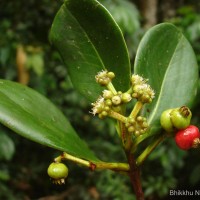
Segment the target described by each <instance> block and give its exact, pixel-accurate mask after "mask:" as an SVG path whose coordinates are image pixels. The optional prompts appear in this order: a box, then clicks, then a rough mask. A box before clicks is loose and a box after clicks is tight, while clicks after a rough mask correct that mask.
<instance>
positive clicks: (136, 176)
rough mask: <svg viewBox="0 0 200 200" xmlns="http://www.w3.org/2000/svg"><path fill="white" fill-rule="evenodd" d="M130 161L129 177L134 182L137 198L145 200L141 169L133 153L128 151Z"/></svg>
mask: <svg viewBox="0 0 200 200" xmlns="http://www.w3.org/2000/svg"><path fill="white" fill-rule="evenodd" d="M126 156H127V159H128V163H129V165H130V172H129V177H130V181H131V183H132V186H133V189H134V192H135V195H136V199H137V200H144V193H143V191H142V184H141V176H140V169H139V167H138V166H137V164H136V161H135V159H134V155H133V154H132V153H129V152H127V153H126Z"/></svg>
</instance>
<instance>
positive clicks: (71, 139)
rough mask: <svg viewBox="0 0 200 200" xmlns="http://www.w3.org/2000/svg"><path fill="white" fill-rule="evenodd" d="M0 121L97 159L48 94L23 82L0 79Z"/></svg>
mask: <svg viewBox="0 0 200 200" xmlns="http://www.w3.org/2000/svg"><path fill="white" fill-rule="evenodd" d="M75 114H76V113H75ZM0 122H1V123H2V124H4V125H5V126H7V127H8V128H10V129H12V130H13V131H14V132H16V133H18V134H20V135H22V136H23V137H26V138H28V139H30V140H33V141H35V142H37V143H40V144H42V145H46V146H49V147H52V148H55V149H58V150H61V151H65V152H67V153H69V154H71V155H74V156H77V157H80V158H83V159H86V160H98V159H97V158H96V157H95V156H94V154H93V152H91V151H90V150H89V148H88V147H87V145H86V144H85V142H84V141H82V140H81V139H80V138H79V136H78V135H77V134H76V132H75V130H74V129H73V128H72V126H71V125H70V123H69V122H68V120H67V119H66V118H65V116H64V115H63V114H62V113H61V112H60V111H59V110H58V109H57V108H56V107H55V106H54V105H53V104H52V103H51V102H50V101H49V100H48V99H47V98H45V97H44V96H42V95H41V94H39V93H38V92H36V91H34V90H32V89H31V88H28V87H26V86H24V85H20V84H18V83H14V82H11V81H6V80H0Z"/></svg>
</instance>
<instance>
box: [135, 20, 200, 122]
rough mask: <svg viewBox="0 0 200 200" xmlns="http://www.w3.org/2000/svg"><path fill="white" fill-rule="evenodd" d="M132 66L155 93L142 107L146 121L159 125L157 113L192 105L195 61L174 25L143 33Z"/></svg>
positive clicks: (187, 44) (163, 25)
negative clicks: (149, 102)
mask: <svg viewBox="0 0 200 200" xmlns="http://www.w3.org/2000/svg"><path fill="white" fill-rule="evenodd" d="M134 69H135V73H136V74H139V75H142V76H143V77H145V78H147V79H149V83H150V85H151V87H152V88H153V89H154V90H155V93H156V98H155V99H154V100H153V102H152V103H151V104H150V105H148V106H147V107H146V108H147V109H149V110H150V115H149V116H148V120H149V123H150V124H153V125H158V126H160V125H159V119H160V115H161V113H162V112H163V111H164V110H166V109H168V108H174V107H179V106H182V105H187V106H189V107H191V106H192V102H193V100H194V98H195V95H196V93H197V83H198V66H197V61H196V57H195V54H194V52H193V49H192V47H191V46H190V44H189V42H188V41H187V39H186V38H185V37H184V35H183V34H182V33H181V31H180V30H178V29H177V28H176V27H175V26H174V25H172V24H169V23H163V24H159V25H156V26H155V27H153V28H151V29H150V30H149V31H148V32H147V33H146V34H145V36H144V37H143V39H142V41H141V43H140V45H139V48H138V51H137V55H136V59H135V65H134Z"/></svg>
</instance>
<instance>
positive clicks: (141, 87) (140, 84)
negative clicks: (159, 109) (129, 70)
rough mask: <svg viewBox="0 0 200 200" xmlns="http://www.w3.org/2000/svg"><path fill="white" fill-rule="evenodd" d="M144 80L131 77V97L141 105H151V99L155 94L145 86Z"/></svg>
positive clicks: (148, 86)
mask: <svg viewBox="0 0 200 200" xmlns="http://www.w3.org/2000/svg"><path fill="white" fill-rule="evenodd" d="M147 81H148V80H146V79H143V78H142V77H141V76H139V75H135V74H134V75H132V77H131V84H132V90H133V92H132V97H133V98H136V99H137V100H138V101H141V102H142V103H151V102H152V100H153V98H154V97H155V92H154V91H153V89H152V88H151V87H150V85H149V84H147Z"/></svg>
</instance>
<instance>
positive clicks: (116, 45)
mask: <svg viewBox="0 0 200 200" xmlns="http://www.w3.org/2000/svg"><path fill="white" fill-rule="evenodd" d="M50 41H51V42H52V43H53V45H55V47H56V48H57V49H58V51H59V52H60V54H61V56H62V58H63V60H64V63H65V65H66V66H67V68H68V71H69V74H70V78H71V81H72V83H73V85H74V87H75V88H76V89H77V90H78V91H79V92H80V93H81V94H83V95H84V96H85V97H86V98H88V99H89V100H90V101H92V102H93V101H95V100H96V99H97V98H98V97H99V95H100V93H101V91H102V87H100V86H99V85H98V84H97V83H96V81H95V75H96V74H97V73H98V72H99V71H102V70H105V69H107V70H108V71H113V72H114V73H115V75H116V78H115V79H114V81H113V84H114V86H115V87H116V89H117V90H120V91H126V90H127V89H128V88H129V80H130V61H129V56H128V52H127V47H126V45H125V42H124V38H123V35H122V32H121V30H120V28H119V27H118V25H117V24H116V22H115V21H114V19H113V18H112V17H111V15H110V14H109V12H108V11H107V10H106V9H105V8H104V7H103V6H102V5H101V4H100V3H99V2H97V1H95V0H76V1H74V0H67V1H65V3H64V4H63V6H62V7H61V8H60V10H59V11H58V13H57V15H56V17H55V19H54V22H53V24H52V27H51V31H50Z"/></svg>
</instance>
